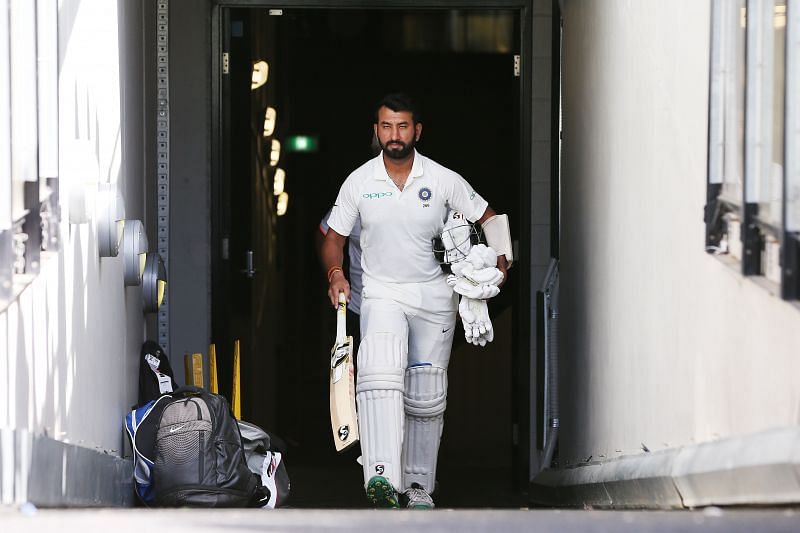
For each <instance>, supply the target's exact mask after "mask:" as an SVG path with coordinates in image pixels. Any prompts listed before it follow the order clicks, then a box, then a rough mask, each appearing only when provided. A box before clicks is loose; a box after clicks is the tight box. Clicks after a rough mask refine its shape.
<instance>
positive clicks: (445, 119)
mask: <svg viewBox="0 0 800 533" xmlns="http://www.w3.org/2000/svg"><path fill="white" fill-rule="evenodd" d="M219 21H220V35H219V37H220V43H221V45H222V48H223V51H224V52H225V54H226V55H225V56H223V57H224V59H223V60H222V62H221V65H220V67H221V69H223V70H226V71H227V72H226V73H224V74H222V75H221V77H220V78H219V79H220V80H221V81H220V84H219V91H218V95H220V100H219V102H218V104H219V106H218V111H219V113H218V115H217V120H218V122H217V124H218V126H219V130H218V133H219V137H218V142H219V151H218V152H217V153H218V158H217V163H218V165H217V169H216V180H215V184H214V189H213V190H214V198H213V200H212V202H213V203H212V205H213V207H214V210H213V213H214V215H213V216H214V219H213V220H212V228H213V233H214V234H213V238H214V242H215V243H217V245H218V246H217V252H216V253H215V254H214V257H213V265H212V276H213V282H214V285H213V294H212V300H213V306H212V309H213V311H212V312H213V321H212V328H213V340H214V341H215V342H217V344H218V345H219V346H232V343H233V339H240V340H241V343H242V398H243V415H244V418H246V419H248V420H251V421H253V422H255V423H257V424H259V425H262V426H264V427H265V428H267V429H269V430H272V431H274V432H275V433H276V434H278V435H280V436H281V437H283V438H284V439H285V440H286V442H287V446H288V456H287V461H288V464H289V468H290V475H292V476H293V490H294V496H293V497H294V500H293V504H294V505H296V506H314V507H328V506H361V505H362V502H363V497H362V491H361V489H360V485H361V469H360V466H359V465H357V464H356V463H355V459H356V456H357V455H358V453H357V452H350V453H346V454H343V455H337V454H336V453H335V451H334V448H333V443H332V437H331V431H330V425H329V418H328V416H329V414H328V359H329V355H328V352H329V350H330V345H331V343H332V341H333V335H334V329H335V327H334V313H333V311H332V310H331V309H330V305H329V303H327V302H326V297H325V291H326V282H325V279H324V274H323V272H322V271H321V268H320V266H319V263H318V260H317V255H316V250H315V248H314V234H315V232H316V231H318V229H317V227H318V225H319V222H320V219H321V218H322V216H323V215H324V213H325V212H326V210H327V209H328V207H329V206H330V205H331V204H332V202H333V200H334V199H335V197H336V194H337V191H338V188H339V186H340V185H341V183H342V182H343V181H344V179H345V178H346V177H347V175H348V174H349V173H350V172H351V171H352V170H353V169H355V168H356V167H357V166H359V165H360V164H361V163H363V162H364V161H365V160H366V159H367V158H369V157H370V156H371V147H370V144H371V140H372V122H373V112H374V106H375V103H376V102H377V101H378V100H379V99H380V98H381V96H383V95H384V94H385V93H387V92H395V91H403V92H407V93H409V94H411V95H412V96H413V97H415V99H416V100H417V101H418V102H419V103H420V104H421V107H422V116H423V125H424V130H423V135H422V140H421V142H420V144H419V147H418V148H419V151H420V152H421V153H423V154H425V155H427V156H428V157H431V158H432V159H434V160H436V161H438V162H440V163H442V164H444V165H445V166H447V167H449V168H451V169H453V170H455V171H457V172H459V173H461V174H462V175H463V176H464V177H465V178H466V179H467V180H468V181H469V182H470V183H471V184H472V185H473V186H474V187H475V189H476V190H478V191H480V192H481V194H483V195H484V196H485V197H486V198H487V199H489V201H490V203H491V205H492V206H493V207H494V208H495V209H496V210H497V211H498V212H507V213H509V216H510V218H511V220H512V223H516V224H517V225H518V226H517V227H515V228H513V229H512V232H513V233H514V235H519V237H520V239H526V238H527V231H526V232H524V233H521V230H522V227H520V226H522V224H521V221H522V220H524V219H525V217H524V216H522V213H523V212H524V211H525V210H527V209H529V205H528V202H527V200H526V198H527V194H525V191H524V190H522V189H521V183H523V182H524V178H523V177H522V176H523V175H524V176H528V175H529V171H528V169H524V168H522V167H523V166H524V164H523V163H522V161H523V157H522V154H521V149H520V146H521V142H520V139H521V138H522V133H523V132H522V130H523V129H524V125H523V121H522V118H521V117H522V115H523V113H522V111H521V109H520V102H521V90H522V89H521V86H520V78H519V77H516V76H515V68H514V67H515V55H517V54H520V33H521V32H520V24H521V22H520V12H519V11H517V10H486V9H482V10H477V9H476V10H460V11H459V10H445V9H437V10H418V11H414V10H377V9H370V10H360V9H358V10H357V9H344V10H333V9H283V10H270V9H266V8H264V9H261V8H231V9H222V10H220V14H219ZM259 61H265V62H266V63H267V64H268V77H267V81H266V83H265V84H264V85H262V86H260V87H258V88H256V89H254V90H251V83H252V71H253V65H254V64H255V63H257V62H259ZM267 108H272V109H274V110H275V128H274V131H272V132H271V133H270V134H269V135H266V136H265V135H264V132H263V128H264V121H265V112H266V109H267ZM297 136H307V137H308V138H310V139H311V141H312V142H311V146H312V147H313V148H314V149H313V150H310V151H302V150H299V147H298V146H297V145H291V143H290V139H291V138H292V137H297ZM273 140H278V141H279V142H280V157H279V159H278V162H277V164H276V165H272V164H271V162H270V155H271V152H272V148H273V142H272V141H273ZM278 169H281V170H282V171H283V172H284V174H285V192H286V193H287V194H288V204H287V205H288V207H287V209H286V212H285V213H280V212H279V209H278V196H276V195H275V194H274V190H273V189H274V185H275V184H274V176H275V173H276V172H278ZM249 252H252V254H250V255H251V257H252V265H250V264H248V259H247V258H248V255H249ZM251 266H252V268H250V267H251ZM514 274H515V275H514V276H512V277H511V279H510V281H509V283H508V284H507V285H506V286H505V288H504V290H503V292H502V293H501V295H500V296H498V297H497V298H496V299H494V300H493V301H492V303H491V305H490V307H491V311H492V316H493V320H494V323H495V328H496V331H497V334H496V338H495V341H494V342H493V343H492V344H491V345H489V347H487V348H475V347H472V346H469V345H467V344H465V343H464V342H463V341H459V340H457V342H456V345H455V346H454V350H453V355H452V358H451V364H450V370H449V380H450V388H449V396H448V411H447V414H446V416H445V429H444V435H443V439H442V445H441V451H440V458H439V475H438V479H439V490H438V493H437V495H436V499H437V503H438V504H439V505H444V506H458V507H462V506H490V507H499V506H517V505H519V503H520V500H519V496H518V492H517V491H515V490H514V487H513V483H512V479H513V476H512V469H513V468H514V466H515V465H514V461H513V454H514V451H515V446H518V442H517V441H515V429H514V423H515V422H517V421H516V420H514V414H513V413H514V409H513V406H514V402H515V401H518V399H519V394H518V393H519V391H517V390H516V389H515V383H516V380H514V379H513V375H514V372H515V371H516V370H518V365H517V359H518V358H519V357H520V353H522V352H523V351H524V350H525V349H524V345H525V341H520V338H521V337H525V332H523V335H520V334H519V330H520V327H519V322H520V319H519V318H520V311H519V310H520V309H521V308H524V309H525V311H524V312H523V313H522V315H523V316H525V313H527V309H528V308H529V305H530V301H529V296H528V295H527V294H525V293H524V291H523V290H522V289H521V287H524V286H525V285H524V284H521V280H520V277H519V276H520V275H523V272H522V271H521V269H516V270H515V271H514ZM456 338H457V339H463V336H460V335H459V334H457V335H456ZM219 351H220V353H219V359H220V376H221V380H222V383H223V384H227V383H230V372H229V370H227V369H229V368H230V365H229V361H230V355H229V353H228V352H229V351H230V350H227V351H226V350H224V349H220V350H219ZM525 353H526V354H527V352H525ZM229 388H230V387H227V388H226V387H225V386H224V385H223V387H222V392H223V393H226V394H227V392H228V390H229Z"/></svg>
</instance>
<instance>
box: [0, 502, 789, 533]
mask: <svg viewBox="0 0 800 533" xmlns="http://www.w3.org/2000/svg"><path fill="white" fill-rule="evenodd" d="M0 524H2V530H3V531H4V532H12V531H13V532H17V531H58V532H59V533H71V532H75V533H78V532H80V533H90V532H95V531H97V532H99V531H103V532H108V531H113V532H114V533H128V532H131V533H142V532H145V533H147V532H156V531H169V532H170V533H181V532H186V533H188V532H192V533H201V532H205V531H239V532H247V531H287V532H294V531H297V532H300V531H302V532H309V531H310V532H313V531H324V532H338V531H342V532H344V531H348V532H349V531H380V532H381V533H391V532H395V531H397V532H399V531H404V532H408V531H420V532H425V533H434V532H439V531H442V532H445V531H448V532H458V533H470V532H479V531H481V532H482V531H503V532H506V531H510V532H513V531H527V532H545V531H547V532H552V531H557V532H558V533H578V532H608V533H612V532H613V533H618V532H622V533H625V532H630V533H651V532H652V533H661V532H683V531H692V532H694V531H696V532H701V531H702V532H708V531H712V532H715V531H716V532H726V533H728V532H734V533H736V532H739V533H745V532H746V533H751V532H757V531H758V532H761V531H765V532H787V533H788V532H792V533H797V532H798V531H800V510H794V509H759V510H723V509H718V508H708V509H705V510H699V511H663V512H662V511H654V512H648V511H558V510H463V509H461V510H452V509H437V510H435V511H391V510H380V511H376V510H324V509H316V510H314V509H279V510H273V511H262V510H208V509H203V510H190V509H176V510H153V509H96V510H92V509H82V510H78V509H72V510H37V509H36V508H34V507H33V506H22V507H21V508H14V507H7V508H2V509H0Z"/></svg>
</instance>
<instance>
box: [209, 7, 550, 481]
mask: <svg viewBox="0 0 800 533" xmlns="http://www.w3.org/2000/svg"><path fill="white" fill-rule="evenodd" d="M248 7H251V8H255V7H261V8H265V9H266V8H271V9H280V8H286V9H328V10H337V9H364V10H393V9H396V10H409V9H414V10H429V9H430V10H452V9H463V10H479V9H482V10H485V9H508V10H514V11H517V12H518V14H519V21H520V24H519V29H518V31H519V35H518V37H519V43H520V50H519V55H520V59H521V65H522V68H521V70H520V91H519V95H518V98H519V101H518V102H517V105H518V109H519V110H520V123H519V132H520V136H519V143H518V153H519V156H520V159H519V177H518V186H519V198H520V201H521V202H522V205H520V206H519V207H520V209H519V217H520V220H519V228H520V235H519V236H518V246H517V249H516V250H515V255H516V257H515V259H516V263H518V264H519V265H521V266H522V268H517V269H514V271H513V273H514V275H515V276H518V277H519V281H518V283H519V293H518V294H517V295H516V299H515V305H514V307H515V312H514V321H513V325H512V354H511V355H512V364H511V368H512V375H511V376H509V377H510V381H511V386H512V390H511V394H512V428H511V431H512V435H511V442H512V447H513V449H512V454H513V456H512V457H513V460H512V470H513V478H514V479H513V481H514V486H515V488H516V489H517V490H519V491H521V492H524V491H527V489H528V484H529V482H530V479H531V475H532V472H531V461H530V455H531V451H532V446H534V445H535V441H534V440H533V439H532V438H531V431H532V429H535V428H536V427H537V425H536V423H535V421H532V420H531V416H535V413H536V410H535V409H534V408H533V402H534V401H535V398H534V391H533V386H534V385H533V383H534V382H535V380H534V379H532V373H531V372H532V371H535V364H534V362H533V358H534V356H535V354H534V349H535V346H536V339H535V329H534V328H532V327H531V324H532V318H533V317H532V315H533V313H534V309H535V305H536V301H535V298H534V297H533V292H532V290H531V281H532V280H531V277H532V273H531V269H530V265H531V241H532V232H531V229H530V228H531V200H530V199H531V184H532V179H533V168H532V150H531V147H532V127H533V105H532V100H533V99H532V94H533V89H532V87H533V80H532V78H533V68H532V64H531V62H532V58H533V34H532V33H533V32H532V28H533V0H457V1H448V0H386V1H376V0H282V1H281V2H280V3H279V4H275V3H270V2H267V1H264V0H211V113H212V116H211V176H210V178H211V191H212V192H211V194H212V198H211V199H210V200H211V206H212V208H213V207H215V203H216V202H217V201H218V199H217V198H215V191H216V190H217V189H216V186H217V184H218V183H219V179H220V176H221V173H222V163H223V146H224V144H223V143H224V134H225V132H224V131H222V125H223V121H222V112H223V102H222V82H223V80H222V53H223V36H224V33H223V31H222V30H223V26H222V24H223V21H224V19H225V16H224V10H227V9H230V8H248ZM215 223H216V222H215V221H214V220H212V221H211V224H212V228H211V235H212V236H213V235H217V234H218V229H215V227H214V225H215ZM212 249H214V245H213V244H212ZM212 256H213V252H212ZM213 264H215V258H214V257H212V265H213ZM214 278H215V273H214V270H213V268H212V272H211V288H212V302H211V303H212V307H213V295H214V285H215V281H214ZM526 303H527V305H525V304H526ZM212 327H213V324H212Z"/></svg>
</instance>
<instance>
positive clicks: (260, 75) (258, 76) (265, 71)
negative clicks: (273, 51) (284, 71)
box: [250, 61, 269, 91]
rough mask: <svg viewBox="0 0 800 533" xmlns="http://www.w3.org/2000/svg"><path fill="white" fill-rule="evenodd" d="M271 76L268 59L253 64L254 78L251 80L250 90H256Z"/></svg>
mask: <svg viewBox="0 0 800 533" xmlns="http://www.w3.org/2000/svg"><path fill="white" fill-rule="evenodd" d="M268 77H269V65H268V64H267V62H266V61H259V62H258V63H254V64H253V78H252V81H251V82H250V90H251V91H255V90H256V89H258V88H259V87H261V86H262V85H264V84H265V83H267V78H268Z"/></svg>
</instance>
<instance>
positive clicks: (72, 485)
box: [0, 428, 134, 507]
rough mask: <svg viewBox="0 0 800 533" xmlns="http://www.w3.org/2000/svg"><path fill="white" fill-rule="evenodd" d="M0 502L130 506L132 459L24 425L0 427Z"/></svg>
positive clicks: (52, 505) (49, 505)
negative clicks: (19, 426) (55, 436)
mask: <svg viewBox="0 0 800 533" xmlns="http://www.w3.org/2000/svg"><path fill="white" fill-rule="evenodd" d="M0 502H1V503H2V504H5V505H18V504H22V503H25V502H31V503H33V504H34V505H36V506H39V507H109V506H124V507H128V506H132V505H133V503H134V492H133V463H132V461H131V460H130V459H123V458H121V457H118V456H115V455H109V454H106V453H102V452H100V451H97V450H93V449H90V448H85V447H83V446H77V445H74V444H68V443H64V442H61V441H57V440H55V439H52V438H50V437H47V436H44V435H32V434H31V433H29V432H28V431H26V430H20V429H10V428H2V429H0Z"/></svg>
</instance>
